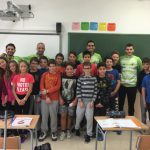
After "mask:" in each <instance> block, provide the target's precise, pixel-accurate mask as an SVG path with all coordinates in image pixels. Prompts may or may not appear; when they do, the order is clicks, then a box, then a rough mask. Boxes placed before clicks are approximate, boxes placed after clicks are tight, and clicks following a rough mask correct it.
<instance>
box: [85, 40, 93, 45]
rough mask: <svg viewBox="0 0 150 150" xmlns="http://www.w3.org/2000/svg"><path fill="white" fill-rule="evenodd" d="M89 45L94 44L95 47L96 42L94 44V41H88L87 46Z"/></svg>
mask: <svg viewBox="0 0 150 150" xmlns="http://www.w3.org/2000/svg"><path fill="white" fill-rule="evenodd" d="M89 43H93V44H94V46H95V42H94V41H92V40H89V41H87V44H86V45H88V44H89Z"/></svg>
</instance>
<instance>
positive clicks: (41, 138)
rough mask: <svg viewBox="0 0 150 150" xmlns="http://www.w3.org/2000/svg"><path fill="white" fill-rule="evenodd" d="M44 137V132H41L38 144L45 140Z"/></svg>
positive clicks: (45, 134)
mask: <svg viewBox="0 0 150 150" xmlns="http://www.w3.org/2000/svg"><path fill="white" fill-rule="evenodd" d="M46 137H47V133H46V131H42V132H41V133H40V136H39V141H40V142H42V141H44V140H45V139H46Z"/></svg>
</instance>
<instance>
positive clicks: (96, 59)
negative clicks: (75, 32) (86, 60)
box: [78, 40, 102, 64]
mask: <svg viewBox="0 0 150 150" xmlns="http://www.w3.org/2000/svg"><path fill="white" fill-rule="evenodd" d="M86 49H87V51H89V52H90V53H91V61H90V62H91V63H92V64H93V63H95V64H98V63H100V62H102V57H101V55H100V54H98V53H96V52H94V51H95V42H94V41H92V40H90V41H88V42H87V45H86ZM78 61H80V63H83V52H81V53H80V54H79V55H78Z"/></svg>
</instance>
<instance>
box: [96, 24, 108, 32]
mask: <svg viewBox="0 0 150 150" xmlns="http://www.w3.org/2000/svg"><path fill="white" fill-rule="evenodd" d="M106 29H107V24H106V22H100V23H99V26H98V30H99V31H106Z"/></svg>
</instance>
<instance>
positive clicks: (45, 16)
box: [0, 0, 150, 56]
mask: <svg viewBox="0 0 150 150" xmlns="http://www.w3.org/2000/svg"><path fill="white" fill-rule="evenodd" d="M14 2H15V3H16V4H31V7H32V12H33V13H34V15H35V18H33V19H24V20H21V21H19V22H8V21H1V20H0V31H4V30H5V31H6V30H50V31H51V32H54V31H55V24H56V22H62V24H63V28H62V52H63V53H64V55H65V56H67V49H68V48H67V46H68V37H67V36H68V34H67V33H68V32H72V30H71V24H72V22H76V21H98V22H115V23H116V24H117V28H116V32H115V33H135V34H136V33H137V34H139V33H141V34H150V28H149V26H150V0H112V1H110V0H93V1H87V0H43V1H41V0H32V1H31V0H14ZM5 8H6V0H0V10H1V9H5ZM102 33H104V32H102Z"/></svg>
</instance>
